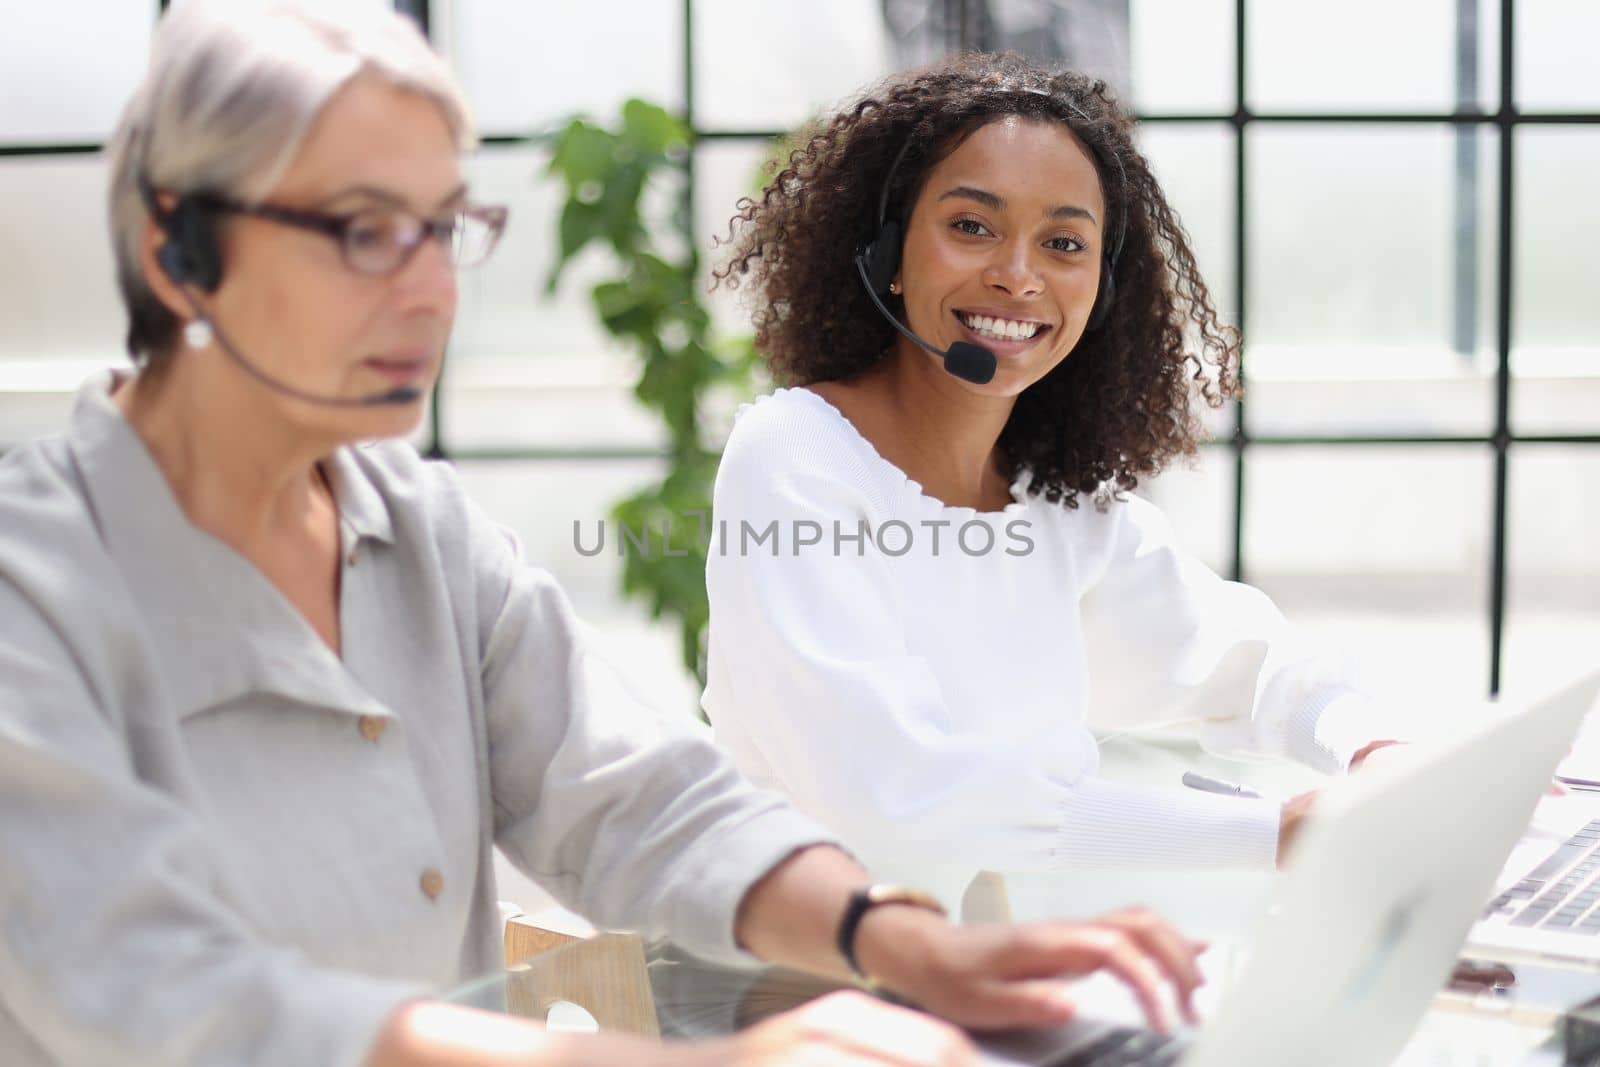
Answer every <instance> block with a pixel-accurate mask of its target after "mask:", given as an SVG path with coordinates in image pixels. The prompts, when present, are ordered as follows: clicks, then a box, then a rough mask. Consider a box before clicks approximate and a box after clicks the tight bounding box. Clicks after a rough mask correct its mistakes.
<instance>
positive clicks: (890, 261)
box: [859, 219, 905, 296]
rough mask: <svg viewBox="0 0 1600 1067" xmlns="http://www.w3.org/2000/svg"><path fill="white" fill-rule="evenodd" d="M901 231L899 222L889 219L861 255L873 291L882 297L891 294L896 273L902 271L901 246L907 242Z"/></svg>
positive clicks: (862, 250)
mask: <svg viewBox="0 0 1600 1067" xmlns="http://www.w3.org/2000/svg"><path fill="white" fill-rule="evenodd" d="M901 231H902V227H901V225H900V222H899V220H898V219H889V220H888V221H887V222H884V223H883V225H882V226H880V227H879V228H878V234H877V236H876V237H874V238H873V239H872V240H871V241H869V242H867V244H866V245H865V246H864V247H863V248H862V249H861V251H860V253H859V255H860V256H861V258H862V259H863V260H865V262H866V267H867V277H868V278H869V279H870V280H871V282H872V291H873V292H875V293H878V294H879V295H880V296H881V295H884V294H886V293H888V292H889V286H890V285H891V284H892V283H893V282H894V276H895V273H896V272H897V271H899V269H900V245H901V243H902V242H903V241H904V240H905V234H904V233H902V232H901Z"/></svg>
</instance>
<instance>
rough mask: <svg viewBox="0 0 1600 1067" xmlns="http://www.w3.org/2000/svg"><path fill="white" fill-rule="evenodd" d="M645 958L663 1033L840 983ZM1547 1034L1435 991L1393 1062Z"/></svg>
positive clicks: (1460, 1056) (1536, 1047)
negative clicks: (1433, 1004) (1435, 1000)
mask: <svg viewBox="0 0 1600 1067" xmlns="http://www.w3.org/2000/svg"><path fill="white" fill-rule="evenodd" d="M580 947H581V946H576V945H572V946H565V947H562V948H557V949H554V950H552V952H551V954H550V955H551V956H559V955H561V954H569V955H570V954H572V953H573V952H574V951H575V950H576V949H578V948H580ZM645 957H646V960H647V963H646V975H647V977H648V981H649V988H650V993H651V995H652V997H653V998H654V1002H655V1003H654V1006H655V1010H656V1018H657V1022H658V1024H659V1027H660V1032H661V1036H662V1037H663V1038H665V1039H668V1040H675V1039H692V1038H704V1037H716V1036H722V1035H725V1034H728V1033H731V1032H733V1031H735V1030H738V1029H742V1028H744V1027H747V1026H751V1025H754V1024H755V1023H758V1022H760V1021H761V1020H763V1019H766V1018H768V1017H770V1016H772V1015H774V1014H777V1013H778V1012H781V1011H786V1010H788V1009H789V1008H792V1007H795V1006H797V1005H799V1004H801V1003H804V1002H805V1001H807V1000H810V999H812V998H815V997H818V996H822V995H824V994H826V993H828V992H831V991H833V990H835V989H839V988H842V987H841V986H840V985H839V984H838V983H834V982H829V981H825V980H822V979H817V978H813V977H811V976H809V975H804V974H799V973H796V972H793V971H788V970H784V969H782V968H761V969H755V968H752V969H733V968H725V967H718V966H716V965H714V964H710V963H706V962H704V961H701V960H698V959H695V958H694V957H693V956H690V955H688V954H686V953H684V952H682V951H681V950H679V949H677V948H675V947H674V946H672V945H671V944H668V943H657V944H653V945H650V946H647V950H646V952H645ZM537 982H538V979H537V977H536V975H535V974H534V972H531V971H526V970H515V971H511V972H508V973H503V974H497V975H491V976H488V977H486V978H483V979H480V980H478V981H475V982H470V983H467V984H465V985H463V986H461V987H459V988H457V989H455V990H452V991H451V992H450V993H449V994H448V996H447V998H446V999H449V1000H452V1001H454V1002H456V1003H463V1004H470V1005H472V1006H474V1007H478V1008H484V1009H487V1010H492V1011H515V1009H516V1008H517V1007H518V1006H519V1005H522V1006H526V1005H530V1004H535V1003H540V1002H542V1001H543V1000H544V999H545V997H544V994H543V992H542V991H541V990H539V989H538V988H536V986H537ZM1085 993H1086V994H1088V995H1087V997H1086V1002H1087V1004H1092V1003H1094V1002H1095V1000H1096V994H1097V991H1094V990H1091V989H1089V988H1088V987H1087V984H1086V987H1085ZM1087 1004H1086V1006H1087ZM1113 1014H1119V1013H1116V1012H1113ZM1549 1035H1550V1030H1549V1027H1548V1025H1547V1024H1541V1023H1540V1022H1538V1021H1536V1020H1534V1019H1527V1018H1519V1017H1518V1012H1517V1011H1516V1010H1515V1004H1514V1002H1513V1001H1510V1000H1507V1001H1505V1002H1503V1003H1502V1004H1501V1005H1500V1006H1498V1007H1495V1008H1489V1009H1477V1010H1472V1009H1470V1007H1469V1004H1468V1002H1467V1001H1465V1000H1461V999H1455V1000H1450V1001H1447V1000H1446V999H1445V998H1441V1001H1440V1003H1439V1004H1438V1005H1437V1006H1436V1007H1435V1008H1434V1009H1432V1010H1431V1011H1430V1012H1429V1013H1428V1015H1427V1016H1426V1017H1425V1018H1424V1020H1423V1022H1422V1024H1421V1026H1420V1027H1419V1030H1418V1032H1417V1034H1416V1036H1415V1037H1414V1038H1413V1040H1412V1042H1411V1044H1410V1045H1409V1046H1408V1047H1407V1049H1406V1051H1405V1052H1404V1053H1403V1054H1402V1056H1401V1057H1400V1059H1398V1060H1397V1061H1396V1064H1397V1067H1505V1065H1519V1067H1559V1065H1560V1064H1561V1062H1562V1058H1561V1055H1560V1053H1559V1051H1557V1050H1555V1049H1554V1048H1553V1047H1549V1046H1547V1045H1546V1042H1547V1040H1548V1038H1549Z"/></svg>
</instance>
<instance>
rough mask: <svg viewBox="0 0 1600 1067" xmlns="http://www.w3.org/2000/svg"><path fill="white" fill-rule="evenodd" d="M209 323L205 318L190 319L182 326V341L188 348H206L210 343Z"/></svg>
mask: <svg viewBox="0 0 1600 1067" xmlns="http://www.w3.org/2000/svg"><path fill="white" fill-rule="evenodd" d="M211 338H212V331H211V323H209V322H207V321H206V320H205V319H190V320H189V321H188V322H187V323H185V324H184V327H183V343H184V344H186V345H188V346H189V347H190V348H206V347H208V346H209V345H210V344H211Z"/></svg>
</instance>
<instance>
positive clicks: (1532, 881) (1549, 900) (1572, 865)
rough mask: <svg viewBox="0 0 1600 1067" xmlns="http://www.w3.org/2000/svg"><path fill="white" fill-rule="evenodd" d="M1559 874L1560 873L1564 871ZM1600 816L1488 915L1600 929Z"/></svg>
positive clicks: (1581, 930) (1560, 928) (1542, 925)
mask: <svg viewBox="0 0 1600 1067" xmlns="http://www.w3.org/2000/svg"><path fill="white" fill-rule="evenodd" d="M1558 876H1559V877H1558ZM1597 882H1600V819H1595V820H1593V821H1592V822H1590V823H1589V824H1588V825H1587V826H1585V827H1584V828H1583V829H1581V830H1579V831H1578V832H1577V833H1575V834H1573V835H1572V836H1571V837H1569V838H1567V839H1566V840H1565V841H1563V842H1562V843H1561V844H1560V845H1559V846H1558V847H1557V848H1556V850H1555V851H1554V852H1552V853H1550V855H1549V856H1547V857H1545V860H1544V862H1543V863H1541V864H1539V866H1537V867H1535V868H1534V869H1533V870H1531V871H1529V872H1528V874H1527V876H1526V877H1525V878H1523V879H1522V881H1520V882H1518V883H1517V884H1516V885H1514V886H1512V887H1511V888H1510V889H1508V890H1506V891H1505V892H1504V893H1501V894H1500V895H1499V896H1497V897H1495V898H1494V899H1493V900H1491V901H1490V902H1489V907H1488V909H1487V910H1485V912H1484V918H1491V917H1493V916H1501V917H1506V916H1509V921H1510V923H1511V925H1512V926H1532V927H1537V928H1538V929H1541V930H1551V931H1556V932H1562V933H1574V934H1589V935H1594V934H1600V908H1596V905H1597V904H1600V885H1597V884H1596V883H1597Z"/></svg>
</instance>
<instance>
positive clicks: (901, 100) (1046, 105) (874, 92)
mask: <svg viewBox="0 0 1600 1067" xmlns="http://www.w3.org/2000/svg"><path fill="white" fill-rule="evenodd" d="M1011 115H1016V116H1020V117H1022V118H1025V119H1031V120H1036V121H1044V122H1053V123H1059V124H1061V125H1063V126H1066V127H1067V128H1069V129H1070V130H1071V131H1072V132H1073V133H1074V134H1075V135H1076V136H1077V137H1078V138H1079V139H1080V140H1081V141H1082V142H1083V143H1084V144H1085V145H1087V146H1088V148H1089V150H1090V152H1091V153H1092V154H1093V158H1094V162H1095V165H1096V169H1097V170H1098V171H1099V173H1100V177H1101V183H1100V184H1101V188H1102V189H1103V190H1104V193H1105V200H1106V212H1107V232H1108V233H1113V232H1114V231H1113V230H1112V226H1113V225H1115V226H1117V227H1120V228H1121V231H1122V246H1121V249H1120V254H1119V255H1118V256H1117V258H1116V262H1115V268H1114V280H1115V285H1116V300H1115V303H1114V304H1113V306H1112V308H1111V313H1110V316H1109V318H1108V319H1107V320H1106V321H1105V323H1104V324H1103V325H1102V326H1100V327H1099V328H1098V329H1095V330H1091V331H1088V332H1086V333H1085V334H1084V336H1083V338H1082V339H1081V340H1080V341H1079V342H1078V345H1077V347H1076V348H1075V349H1074V350H1073V352H1072V354H1071V355H1070V356H1069V357H1068V358H1067V359H1064V360H1062V361H1061V363H1060V364H1059V365H1058V366H1056V367H1055V368H1054V369H1052V370H1051V371H1050V372H1049V373H1048V374H1046V375H1045V376H1044V377H1043V378H1041V379H1040V380H1039V381H1038V382H1036V383H1034V384H1033V385H1032V386H1030V387H1029V388H1028V389H1026V390H1025V391H1024V392H1023V393H1022V394H1021V395H1020V396H1018V398H1017V402H1016V406H1015V408H1014V409H1013V410H1012V413H1011V417H1010V419H1009V421H1008V422H1007V423H1006V426H1005V429H1004V430H1003V431H1002V433H1001V436H1000V442H999V443H1000V450H1001V453H1002V455H1003V457H1004V462H1005V463H1006V464H1008V465H1009V466H1010V468H1011V469H1010V470H1009V472H1008V473H1009V475H1011V476H1015V475H1016V474H1017V473H1018V472H1019V470H1020V468H1023V467H1026V468H1029V469H1031V471H1032V474H1033V479H1032V482H1031V491H1032V492H1034V493H1042V494H1043V495H1044V496H1045V498H1046V499H1047V500H1050V501H1052V502H1056V501H1060V502H1064V503H1065V504H1066V505H1067V506H1069V507H1076V506H1077V502H1078V501H1077V497H1078V494H1079V493H1089V494H1093V495H1094V498H1095V499H1096V500H1097V501H1098V502H1100V503H1102V504H1103V503H1104V502H1105V500H1106V499H1107V498H1108V497H1109V496H1112V495H1115V494H1118V493H1121V492H1123V491H1126V490H1130V489H1133V488H1134V487H1135V486H1136V485H1137V484H1138V482H1139V477H1140V476H1141V475H1143V476H1146V477H1148V476H1151V475H1154V474H1157V473H1159V472H1160V471H1161V470H1162V469H1163V467H1164V466H1165V464H1166V462H1167V461H1168V460H1170V459H1171V458H1172V457H1174V456H1177V455H1192V454H1193V453H1194V452H1195V446H1196V443H1197V440H1198V438H1199V436H1200V433H1201V427H1200V422H1199V419H1198V417H1197V415H1196V412H1195V398H1196V397H1197V396H1198V397H1200V398H1203V400H1204V401H1205V402H1206V403H1207V404H1208V405H1210V406H1211V407H1219V406H1221V405H1222V404H1223V402H1224V401H1225V400H1226V399H1227V398H1228V397H1230V396H1233V395H1235V394H1236V393H1237V391H1238V376H1237V357H1238V334H1237V331H1235V330H1234V329H1233V328H1232V327H1231V326H1227V325H1224V324H1223V323H1222V322H1221V321H1220V320H1219V319H1218V317H1217V312H1216V309H1215V308H1214V307H1213V306H1212V302H1211V294H1210V292H1209V291H1208V290H1207V288H1206V284H1205V282H1204V281H1203V280H1202V279H1201V277H1200V273H1199V271H1198V269H1197V268H1196V266H1195V260H1194V253H1193V251H1192V250H1191V249H1190V247H1189V237H1188V234H1186V233H1185V232H1184V229H1183V226H1182V225H1181V224H1180V223H1179V221H1178V218H1177V216H1176V214H1175V213H1174V212H1173V210H1172V207H1171V205H1169V204H1168V203H1167V199H1166V196H1165V195H1164V194H1163V193H1162V191H1161V188H1160V186H1159V185H1157V184H1156V180H1155V177H1154V176H1153V175H1152V174H1151V173H1150V167H1149V164H1148V162H1147V161H1146V160H1145V158H1144V156H1143V155H1141V154H1140V153H1139V151H1138V150H1137V149H1136V148H1135V147H1134V145H1133V140H1132V131H1133V125H1134V123H1133V119H1132V117H1131V116H1130V115H1129V114H1128V112H1126V111H1124V110H1123V109H1122V108H1121V107H1120V106H1119V105H1118V103H1117V102H1116V101H1115V99H1114V98H1113V97H1112V95H1111V93H1110V92H1109V91H1108V89H1107V87H1106V85H1105V83H1103V82H1101V81H1097V80H1091V79H1089V78H1087V77H1084V76H1083V75H1081V74H1077V73H1073V72H1070V71H1068V72H1059V73H1057V72H1051V71H1048V70H1045V69H1042V68H1040V67H1038V66H1035V65H1032V64H1030V63H1029V62H1028V61H1027V60H1026V59H1024V58H1022V57H1021V56H1018V55H1014V54H1006V55H979V54H973V55H966V56H963V57H961V58H958V59H953V60H949V61H947V62H945V63H941V64H937V65H935V66H931V67H927V68H924V69H921V70H916V71H911V72H908V73H904V74H900V75H896V76H894V77H891V78H889V79H887V80H885V81H883V82H881V83H879V84H878V85H875V86H873V87H871V88H869V89H868V90H867V91H866V93H865V94H864V95H862V96H861V97H860V98H858V99H856V100H854V101H853V102H852V103H850V104H849V105H848V106H847V107H846V108H845V109H844V110H842V111H840V112H839V113H837V114H835V115H833V116H832V117H831V118H826V119H823V120H821V121H819V122H818V123H817V124H815V125H814V126H812V127H810V128H808V129H807V130H804V131H802V132H801V133H800V134H798V135H797V136H796V140H795V143H796V145H797V147H795V148H794V150H793V151H792V152H791V153H790V154H789V156H788V159H787V162H786V163H783V164H782V166H781V169H779V166H780V164H779V163H778V162H777V161H774V162H773V163H771V164H769V169H770V170H771V171H775V172H776V173H775V175H774V176H773V177H772V180H771V181H770V182H769V183H768V184H767V186H766V189H765V191H764V192H763V193H762V194H761V196H760V199H759V200H754V199H751V198H749V197H746V198H744V199H742V200H740V202H739V204H738V214H736V215H735V216H734V218H733V220H732V222H731V223H730V226H729V238H728V241H727V242H726V243H728V244H730V245H731V252H730V254H729V256H728V259H727V260H726V262H724V263H723V264H722V265H721V266H720V267H718V268H717V269H716V270H715V271H714V273H713V278H714V280H713V285H714V286H717V285H725V286H726V287H727V288H729V289H737V288H739V287H740V285H741V284H745V283H748V284H749V285H750V286H751V289H752V291H753V295H755V296H756V297H757V298H758V301H759V306H758V307H757V308H756V309H755V311H754V313H753V319H754V325H755V330H756V336H755V343H756V348H757V349H758V350H759V351H760V352H761V353H762V356H763V357H764V359H765V360H766V363H767V367H768V369H769V370H770V371H771V373H772V376H773V378H774V379H775V380H776V381H778V382H779V383H780V384H787V385H809V384H811V383H814V382H823V381H832V380H836V379H844V378H850V377H853V376H854V375H857V374H859V373H861V372H862V371H864V370H866V369H867V368H869V367H871V366H872V365H873V364H874V363H876V362H878V361H879V360H880V359H881V358H882V357H883V355H884V353H885V352H886V351H888V349H889V347H890V344H891V342H892V341H893V339H894V337H895V334H894V332H893V327H891V326H890V325H889V323H887V322H885V321H884V319H883V317H882V316H881V315H879V314H878V312H877V310H876V309H875V308H874V307H873V305H872V303H871V302H870V300H869V299H868V296H867V294H866V292H865V291H864V290H863V288H862V285H861V282H860V279H859V277H858V275H857V273H856V270H855V267H854V265H853V256H854V254H855V250H856V248H857V246H858V245H860V244H862V243H863V242H865V241H867V240H868V239H870V237H871V236H872V235H873V233H874V232H875V230H876V228H877V210H878V200H879V194H880V190H881V187H882V184H883V182H884V179H885V177H886V175H887V174H888V172H889V170H890V168H891V165H892V163H893V161H894V159H895V157H896V155H897V154H898V153H900V151H901V150H902V149H904V150H905V157H904V159H903V161H902V162H901V164H900V167H899V169H898V170H897V171H896V173H895V178H894V186H893V187H892V188H891V189H890V190H889V203H890V205H891V208H890V211H891V214H894V213H896V212H898V213H899V214H900V216H901V217H902V218H904V217H907V216H909V214H910V211H911V205H912V204H913V203H915V201H916V198H917V195H918V194H919V193H920V191H921V187H922V183H923V181H924V180H925V178H926V176H927V174H928V172H929V171H930V170H931V169H932V168H933V167H934V166H935V165H936V164H937V163H938V162H939V161H940V160H942V159H944V158H945V157H946V156H948V155H949V154H950V153H951V152H952V151H954V150H955V149H956V148H957V147H958V146H959V145H960V144H961V143H962V142H963V141H964V140H965V139H966V138H967V137H969V136H970V135H971V134H972V133H973V132H974V131H976V130H977V129H979V128H980V127H982V126H985V125H987V124H989V123H991V122H994V121H996V120H997V119H1001V118H1004V117H1007V116H1011ZM1108 161H1111V162H1110V163H1109V165H1108ZM1118 162H1120V164H1121V166H1120V173H1119V168H1118V166H1117V165H1116V164H1117V163H1118ZM1113 220H1115V221H1113ZM888 299H889V300H890V301H891V303H890V307H891V310H894V311H895V312H896V314H900V315H903V306H901V305H900V304H899V298H898V297H893V296H891V297H888ZM1191 345H1193V347H1191ZM1196 349H1197V350H1198V351H1196Z"/></svg>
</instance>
